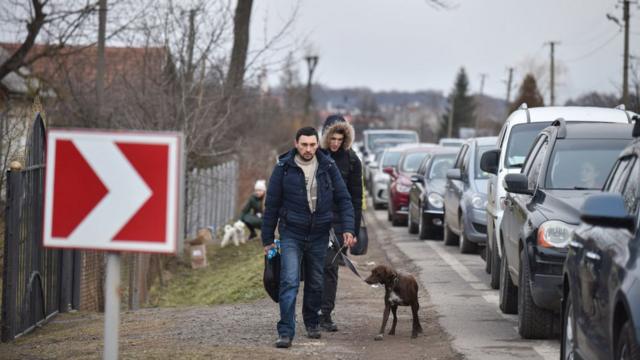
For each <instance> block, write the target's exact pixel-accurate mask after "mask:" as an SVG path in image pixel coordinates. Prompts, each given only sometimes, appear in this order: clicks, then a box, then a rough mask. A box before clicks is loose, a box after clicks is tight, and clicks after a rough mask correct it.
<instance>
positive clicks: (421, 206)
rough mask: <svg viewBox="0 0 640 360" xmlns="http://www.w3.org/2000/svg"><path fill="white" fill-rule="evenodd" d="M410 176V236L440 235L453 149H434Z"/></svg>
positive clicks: (453, 158)
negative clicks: (445, 189)
mask: <svg viewBox="0 0 640 360" xmlns="http://www.w3.org/2000/svg"><path fill="white" fill-rule="evenodd" d="M429 151H430V153H429V155H428V156H427V157H426V158H425V159H424V160H423V161H422V164H420V167H418V171H417V172H416V174H415V175H412V176H411V182H412V183H413V185H411V190H410V191H409V213H408V219H407V222H408V225H409V233H411V234H418V236H419V238H420V239H421V240H424V239H427V238H434V237H440V236H441V234H442V216H443V207H442V206H443V196H444V187H445V182H446V175H447V170H449V169H451V167H452V166H453V163H454V161H455V159H456V154H457V152H458V151H457V150H456V149H455V148H445V147H433V148H432V149H429Z"/></svg>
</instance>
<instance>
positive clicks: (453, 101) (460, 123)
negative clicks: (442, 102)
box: [439, 68, 475, 138]
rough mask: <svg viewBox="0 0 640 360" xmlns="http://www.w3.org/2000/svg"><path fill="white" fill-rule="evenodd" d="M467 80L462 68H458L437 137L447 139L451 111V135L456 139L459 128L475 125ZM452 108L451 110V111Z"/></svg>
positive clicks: (473, 106)
mask: <svg viewBox="0 0 640 360" xmlns="http://www.w3.org/2000/svg"><path fill="white" fill-rule="evenodd" d="M468 92H469V78H468V77H467V73H466V72H465V70H464V68H460V71H459V72H458V75H457V76H456V82H455V84H454V87H453V90H451V93H449V96H448V98H447V99H448V102H449V103H448V104H447V107H446V108H445V112H444V114H443V115H442V117H441V119H440V133H439V137H440V138H443V137H447V136H448V134H447V131H448V125H449V117H450V114H451V111H452V110H453V122H452V131H451V135H452V136H453V137H458V136H459V135H460V134H459V131H460V128H461V127H473V126H474V125H475V103H474V101H473V97H471V95H469V93H468ZM452 106H453V109H452Z"/></svg>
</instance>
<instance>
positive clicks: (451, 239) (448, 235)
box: [442, 216, 458, 246]
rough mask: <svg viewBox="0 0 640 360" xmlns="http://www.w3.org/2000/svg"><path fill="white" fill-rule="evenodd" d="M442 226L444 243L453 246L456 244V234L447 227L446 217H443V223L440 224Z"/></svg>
mask: <svg viewBox="0 0 640 360" xmlns="http://www.w3.org/2000/svg"><path fill="white" fill-rule="evenodd" d="M442 227H443V228H444V236H443V240H444V244H445V245H447V246H455V245H458V236H457V235H456V234H454V233H453V231H451V229H449V224H447V217H446V216H445V217H444V224H442Z"/></svg>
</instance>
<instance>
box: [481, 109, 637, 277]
mask: <svg viewBox="0 0 640 360" xmlns="http://www.w3.org/2000/svg"><path fill="white" fill-rule="evenodd" d="M633 115H634V113H632V112H630V111H624V110H621V109H608V108H595V107H574V106H562V107H561V106H556V107H539V108H531V109H529V108H527V105H526V104H522V105H521V106H520V108H518V109H517V110H516V111H514V112H512V113H511V115H509V117H508V118H507V120H506V121H505V123H504V125H503V126H502V130H501V131H500V134H499V135H498V142H497V146H498V149H499V150H496V151H488V152H487V153H486V154H485V155H483V159H481V168H482V169H483V170H484V171H487V172H490V173H493V174H495V175H496V176H490V178H489V185H488V189H487V254H486V255H487V256H486V261H487V262H488V264H487V269H488V270H489V272H490V274H491V287H492V288H494V289H497V288H498V286H499V283H500V258H501V256H502V246H501V244H502V238H501V236H500V223H501V220H502V213H503V206H504V204H503V201H504V199H505V196H506V191H505V189H504V187H503V183H504V177H505V176H506V175H507V174H514V173H518V172H520V168H521V167H522V162H523V161H524V158H525V156H526V155H527V152H528V151H529V147H530V146H531V142H532V141H533V139H534V138H535V137H536V135H537V134H538V133H539V132H540V130H542V129H543V128H545V127H546V126H548V125H549V124H550V123H551V121H553V120H555V119H558V118H563V119H565V120H566V121H581V122H594V121H595V122H608V123H630V122H631V116H633ZM485 157H486V159H485ZM485 160H486V162H485ZM482 163H485V164H486V165H487V167H486V168H485V167H482Z"/></svg>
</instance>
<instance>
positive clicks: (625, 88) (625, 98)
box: [622, 0, 630, 106]
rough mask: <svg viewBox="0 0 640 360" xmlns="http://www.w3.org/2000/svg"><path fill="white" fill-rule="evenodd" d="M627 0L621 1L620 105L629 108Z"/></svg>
mask: <svg viewBox="0 0 640 360" xmlns="http://www.w3.org/2000/svg"><path fill="white" fill-rule="evenodd" d="M629 3H630V1H629V0H623V14H622V20H623V21H624V60H623V65H622V103H623V104H624V106H629Z"/></svg>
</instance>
